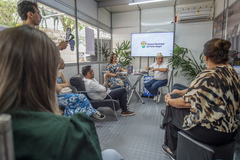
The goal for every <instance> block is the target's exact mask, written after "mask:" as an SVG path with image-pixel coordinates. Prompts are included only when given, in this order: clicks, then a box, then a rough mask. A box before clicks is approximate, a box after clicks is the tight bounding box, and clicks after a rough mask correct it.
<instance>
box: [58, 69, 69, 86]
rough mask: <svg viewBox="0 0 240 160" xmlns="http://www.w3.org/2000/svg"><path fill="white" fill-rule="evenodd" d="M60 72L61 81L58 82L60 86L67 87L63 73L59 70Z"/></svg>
mask: <svg viewBox="0 0 240 160" xmlns="http://www.w3.org/2000/svg"><path fill="white" fill-rule="evenodd" d="M60 74H61V75H62V79H63V83H61V84H59V85H60V86H61V87H63V88H64V87H69V83H68V81H67V80H66V78H65V77H64V75H63V73H62V72H61V71H60Z"/></svg>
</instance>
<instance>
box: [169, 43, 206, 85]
mask: <svg viewBox="0 0 240 160" xmlns="http://www.w3.org/2000/svg"><path fill="white" fill-rule="evenodd" d="M199 59H200V63H198V62H197V61H196V59H195V57H194V56H193V54H192V52H191V50H189V49H187V48H184V47H180V46H178V45H177V44H175V45H174V50H173V57H172V58H171V59H170V61H169V63H170V64H171V65H172V67H173V68H175V69H180V70H178V71H176V72H175V74H174V76H177V74H178V73H179V71H180V73H181V74H182V75H183V76H185V77H187V80H189V81H190V82H191V81H192V80H194V78H195V77H196V76H197V75H198V74H199V73H200V72H201V71H202V70H203V69H205V68H206V65H205V62H204V59H203V54H202V53H201V54H200V56H199Z"/></svg>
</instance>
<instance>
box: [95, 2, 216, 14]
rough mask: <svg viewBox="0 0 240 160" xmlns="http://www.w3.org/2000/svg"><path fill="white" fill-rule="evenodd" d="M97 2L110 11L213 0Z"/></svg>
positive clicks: (117, 11)
mask: <svg viewBox="0 0 240 160" xmlns="http://www.w3.org/2000/svg"><path fill="white" fill-rule="evenodd" d="M95 1H96V2H98V6H99V7H103V8H105V9H106V10H108V11H109V12H111V13H119V12H129V11H135V10H142V9H151V8H161V7H169V6H174V5H175V3H176V6H179V5H191V4H192V5H194V4H197V3H202V2H212V3H213V0H166V1H160V2H154V3H147V4H140V5H128V4H129V3H131V2H142V1H149V0H95Z"/></svg>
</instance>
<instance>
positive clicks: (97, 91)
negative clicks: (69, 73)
mask: <svg viewBox="0 0 240 160" xmlns="http://www.w3.org/2000/svg"><path fill="white" fill-rule="evenodd" d="M83 81H84V85H85V89H86V91H87V92H94V93H87V95H88V97H89V98H91V99H92V100H103V99H104V98H106V96H107V94H109V93H110V92H111V90H110V89H108V90H107V91H106V88H105V87H104V86H103V85H101V84H99V82H98V81H97V80H96V79H95V78H93V79H87V78H83Z"/></svg>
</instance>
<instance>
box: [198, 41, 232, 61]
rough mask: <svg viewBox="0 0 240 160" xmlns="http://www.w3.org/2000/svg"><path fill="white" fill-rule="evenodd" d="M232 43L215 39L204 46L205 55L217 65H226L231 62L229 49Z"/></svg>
mask: <svg viewBox="0 0 240 160" xmlns="http://www.w3.org/2000/svg"><path fill="white" fill-rule="evenodd" d="M230 47H231V43H230V42H229V41H227V40H224V39H220V38H214V39H212V40H209V41H208V42H206V43H205V44H204V49H203V54H204V55H205V56H207V57H209V58H210V60H211V61H212V62H213V63H215V64H225V63H227V62H228V61H229V55H228V52H229V48H230Z"/></svg>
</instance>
